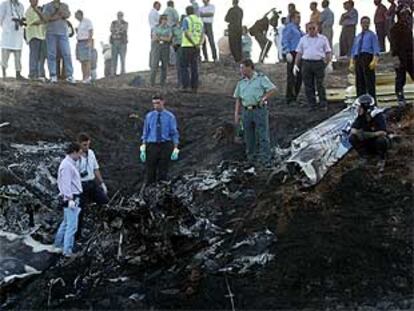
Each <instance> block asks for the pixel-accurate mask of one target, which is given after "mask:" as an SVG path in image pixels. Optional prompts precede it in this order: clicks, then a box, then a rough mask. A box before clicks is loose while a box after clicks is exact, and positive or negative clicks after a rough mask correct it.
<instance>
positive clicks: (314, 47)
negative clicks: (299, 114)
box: [294, 22, 332, 109]
mask: <svg viewBox="0 0 414 311" xmlns="http://www.w3.org/2000/svg"><path fill="white" fill-rule="evenodd" d="M306 28H307V29H306V30H307V34H306V35H305V36H304V37H302V38H301V39H300V41H299V44H298V47H297V48H296V52H297V55H296V60H295V67H294V74H295V75H296V73H297V72H298V71H299V70H300V69H299V64H300V62H301V61H302V72H303V73H302V76H303V83H304V84H305V91H306V97H307V100H308V104H309V106H310V109H315V108H316V96H315V94H316V93H315V85H316V88H317V91H318V96H319V104H320V106H321V108H324V109H326V108H328V106H327V101H326V90H325V85H324V79H325V68H326V66H327V65H328V64H329V63H330V62H331V57H332V50H331V47H330V45H329V41H328V39H327V38H326V37H325V36H324V35H321V34H319V33H318V25H317V24H316V23H315V22H310V23H308V24H307V26H306Z"/></svg>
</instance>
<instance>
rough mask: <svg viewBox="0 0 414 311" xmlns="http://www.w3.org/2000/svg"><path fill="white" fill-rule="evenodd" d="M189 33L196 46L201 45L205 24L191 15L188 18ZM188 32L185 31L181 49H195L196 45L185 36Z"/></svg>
mask: <svg viewBox="0 0 414 311" xmlns="http://www.w3.org/2000/svg"><path fill="white" fill-rule="evenodd" d="M186 19H187V23H188V32H189V33H190V37H191V40H193V42H194V44H196V46H199V45H201V39H202V37H203V22H202V20H201V18H200V17H198V16H197V15H190V16H188V17H187V18H186ZM185 32H186V31H183V40H182V43H181V47H184V48H185V47H194V45H193V44H192V43H191V42H190V40H188V39H187V36H186V35H185Z"/></svg>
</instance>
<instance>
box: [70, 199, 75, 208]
mask: <svg viewBox="0 0 414 311" xmlns="http://www.w3.org/2000/svg"><path fill="white" fill-rule="evenodd" d="M68 207H69V208H75V207H76V202H75V201H73V200H70V201H69V202H68Z"/></svg>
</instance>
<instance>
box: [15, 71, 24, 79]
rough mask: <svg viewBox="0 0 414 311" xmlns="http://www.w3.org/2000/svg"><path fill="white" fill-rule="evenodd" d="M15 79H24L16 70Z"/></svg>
mask: <svg viewBox="0 0 414 311" xmlns="http://www.w3.org/2000/svg"><path fill="white" fill-rule="evenodd" d="M16 80H18V81H24V80H26V79H25V78H24V77H23V76H22V75H21V74H20V71H16Z"/></svg>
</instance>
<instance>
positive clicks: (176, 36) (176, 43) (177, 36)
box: [172, 15, 185, 88]
mask: <svg viewBox="0 0 414 311" xmlns="http://www.w3.org/2000/svg"><path fill="white" fill-rule="evenodd" d="M184 18H185V15H183V16H181V22H180V21H179V22H177V24H176V25H174V26H173V27H172V35H173V37H172V46H173V49H174V51H175V63H176V65H175V69H176V70H177V88H180V87H182V86H183V84H182V75H181V63H182V61H183V50H182V48H181V43H182V40H183V30H182V28H181V23H182V22H183V21H184Z"/></svg>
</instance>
